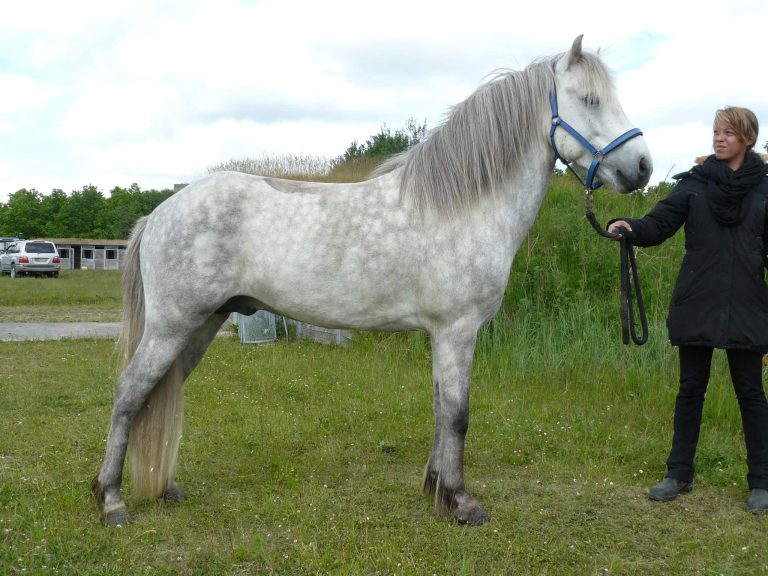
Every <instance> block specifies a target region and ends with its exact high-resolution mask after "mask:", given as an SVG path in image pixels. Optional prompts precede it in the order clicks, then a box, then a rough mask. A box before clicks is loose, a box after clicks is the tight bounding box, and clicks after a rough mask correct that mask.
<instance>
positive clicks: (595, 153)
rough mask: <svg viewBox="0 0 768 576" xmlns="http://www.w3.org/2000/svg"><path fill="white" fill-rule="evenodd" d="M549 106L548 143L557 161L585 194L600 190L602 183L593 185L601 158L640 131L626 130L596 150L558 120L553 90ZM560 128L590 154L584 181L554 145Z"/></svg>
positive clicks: (572, 128) (560, 119) (574, 130)
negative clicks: (550, 111)
mask: <svg viewBox="0 0 768 576" xmlns="http://www.w3.org/2000/svg"><path fill="white" fill-rule="evenodd" d="M549 105H550V107H551V108H552V126H551V127H550V129H549V141H550V143H551V144H552V150H553V151H554V152H555V156H557V159H558V160H560V162H562V163H563V164H565V167H566V168H568V170H570V171H571V172H573V173H574V174H575V175H576V178H578V179H579V182H581V183H582V184H583V185H584V191H585V192H588V193H589V192H592V190H597V189H598V188H600V186H602V185H603V183H602V182H597V184H595V175H596V174H597V169H598V168H599V167H600V162H601V161H602V159H603V158H605V157H606V156H607V155H608V153H609V152H612V151H613V150H616V148H618V147H619V146H621V145H622V144H625V143H626V142H629V141H630V140H631V139H632V138H634V137H635V136H641V135H642V133H643V132H642V131H641V130H640V129H639V128H632V129H631V130H627V131H626V132H624V134H622V135H621V136H619V137H618V138H616V139H615V140H614V141H613V142H611V143H610V144H608V145H607V146H605V147H604V148H603V149H602V150H598V149H597V148H595V147H594V146H592V144H590V142H589V140H587V139H586V138H584V136H582V135H581V134H579V132H578V131H577V130H576V129H575V128H574V127H573V126H571V125H570V124H568V122H566V121H565V120H563V119H562V118H560V116H559V115H558V113H557V94H556V93H555V91H554V90H552V91H551V92H550V93H549ZM558 126H559V127H561V128H562V129H563V130H565V131H566V132H568V134H570V135H571V136H573V137H574V138H576V140H577V141H578V142H579V143H580V144H581V145H582V146H584V148H586V149H587V150H588V151H589V153H590V154H592V163H591V164H590V165H589V170H588V171H587V179H586V181H585V180H584V179H582V177H581V176H579V174H578V172H576V171H575V170H574V169H573V168H572V167H571V163H570V162H568V161H567V160H566V159H565V158H563V157H562V155H561V154H560V151H559V150H558V149H557V144H555V131H556V130H557V127H558Z"/></svg>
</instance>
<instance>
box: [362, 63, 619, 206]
mask: <svg viewBox="0 0 768 576" xmlns="http://www.w3.org/2000/svg"><path fill="white" fill-rule="evenodd" d="M566 55H567V53H566ZM563 56H564V54H559V55H557V56H553V57H550V58H545V59H539V60H537V61H534V62H533V63H531V64H530V65H529V66H528V67H526V68H525V69H524V70H522V71H514V70H513V71H505V72H498V73H496V74H494V75H493V76H492V78H491V79H490V80H489V81H488V82H486V83H485V84H483V85H481V86H480V88H478V89H477V90H476V91H475V92H474V93H473V94H471V95H470V96H469V97H468V98H467V99H466V100H464V101H463V102H461V103H459V104H457V105H456V106H454V107H453V108H452V109H451V110H450V112H449V114H448V116H447V118H446V119H445V120H444V121H443V123H442V124H441V125H439V126H437V127H436V128H434V129H433V130H432V131H431V132H430V134H429V136H428V137H427V138H426V139H425V140H423V141H422V142H420V143H419V144H417V145H416V146H414V147H413V148H411V149H410V150H408V151H406V152H403V153H401V154H398V155H396V156H393V157H392V158H390V159H389V160H387V161H386V162H384V163H383V164H382V165H381V166H380V167H379V168H378V169H377V170H376V171H375V172H374V173H373V175H372V177H377V176H381V175H383V174H387V173H390V172H393V171H396V170H402V172H401V175H400V177H401V182H400V198H401V201H404V202H406V203H410V204H412V205H413V206H414V207H415V208H416V209H417V210H419V211H425V210H429V211H433V212H436V213H438V214H441V215H443V216H450V215H453V214H456V213H459V212H463V211H465V210H467V209H469V208H471V207H472V206H474V205H475V204H476V203H477V202H478V201H479V200H480V198H482V197H483V196H485V195H488V194H493V193H494V192H495V191H496V190H498V188H499V186H500V184H502V182H503V181H504V180H505V179H506V178H507V177H508V176H509V175H510V174H512V173H514V172H515V171H516V170H517V169H518V168H519V167H520V164H521V163H522V161H523V157H524V156H523V152H524V151H525V149H526V148H527V147H529V146H530V145H531V143H533V142H538V141H541V139H542V137H543V136H545V135H544V134H542V130H541V127H542V124H541V120H542V117H543V116H544V114H545V113H548V107H549V92H550V90H552V89H553V88H554V85H555V73H554V66H555V64H556V62H557V61H558V60H559V59H560V58H561V57H563ZM572 65H577V66H579V67H581V69H582V70H581V71H582V76H583V78H584V83H585V88H586V90H588V91H589V92H590V93H592V94H594V95H595V96H597V97H598V98H600V99H601V100H604V99H605V98H606V97H607V96H608V95H609V94H610V93H612V91H613V82H612V79H611V75H610V73H609V72H608V70H607V69H606V67H605V65H604V64H603V63H602V61H601V60H600V58H598V57H597V55H595V54H590V53H582V54H581V57H580V58H579V60H578V62H576V63H574V64H572Z"/></svg>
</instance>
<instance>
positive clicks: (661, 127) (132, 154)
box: [0, 0, 768, 202]
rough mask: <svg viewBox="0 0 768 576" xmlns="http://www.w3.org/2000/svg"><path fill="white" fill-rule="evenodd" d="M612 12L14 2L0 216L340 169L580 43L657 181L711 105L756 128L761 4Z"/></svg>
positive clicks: (657, 2)
mask: <svg viewBox="0 0 768 576" xmlns="http://www.w3.org/2000/svg"><path fill="white" fill-rule="evenodd" d="M714 10H716V11H714ZM619 12H620V11H619V10H618V9H617V8H615V7H613V8H612V9H611V10H585V9H583V7H580V6H577V5H575V4H573V3H570V2H563V1H557V0H556V1H553V2H548V3H527V4H526V5H525V6H520V5H519V3H514V2H503V3H502V2H498V1H495V0H473V2H471V3H470V4H467V3H466V2H461V3H460V2H451V1H443V2H413V1H412V0H391V1H390V2H387V3H386V4H384V5H381V6H380V7H379V8H378V9H377V10H376V11H375V12H373V11H371V9H370V7H369V6H368V5H366V4H364V3H360V2H357V1H354V2H353V1H351V0H326V1H324V2H312V1H309V0H306V1H301V0H262V1H246V0H242V1H237V0H217V1H215V2H214V1H213V0H191V1H187V0H171V1H168V2H163V3H156V2H147V1H144V0H124V1H117V2H103V1H100V0H73V1H71V2H66V3H61V2H53V1H44V0H31V1H27V2H23V3H19V4H18V6H17V7H16V8H15V9H14V10H13V11H11V12H8V13H6V14H4V17H3V19H2V20H0V54H3V57H2V58H0V86H2V88H3V89H2V90H0V136H2V137H1V138H0V159H2V161H1V162H0V202H2V201H4V200H5V199H6V198H7V195H8V194H9V193H12V192H14V191H15V190H17V189H19V188H22V187H26V188H33V187H34V188H36V189H38V190H40V191H41V192H44V193H48V192H50V190H51V189H52V188H62V189H64V190H65V191H69V190H77V189H81V188H82V186H83V185H86V184H89V183H92V184H95V185H96V186H98V187H99V188H101V189H102V190H104V191H108V190H109V189H111V188H113V187H114V186H126V185H129V184H130V183H133V182H136V183H138V184H139V185H140V186H141V187H142V188H165V187H171V186H172V185H173V184H174V183H175V182H179V181H183V180H188V179H189V178H191V177H194V176H199V175H201V174H203V173H204V172H205V170H206V167H207V166H209V165H212V164H215V163H218V162H222V161H225V160H228V159H231V158H242V157H246V156H254V155H258V154H261V153H274V154H282V153H293V154H317V155H325V156H335V155H338V154H341V153H342V152H343V151H344V149H345V148H346V146H347V145H348V144H349V143H350V142H351V141H352V140H353V139H358V140H365V139H366V138H367V137H368V136H370V135H371V134H373V133H375V132H376V131H377V130H378V129H379V127H380V126H381V124H382V123H387V125H389V126H390V127H399V126H402V125H403V124H404V123H405V122H406V121H407V119H408V118H410V117H414V118H416V119H417V120H418V121H422V120H426V121H427V122H428V124H429V126H434V125H436V124H437V123H438V122H440V121H441V120H442V119H443V116H444V114H445V113H446V111H447V110H448V108H449V107H450V106H451V105H452V104H455V103H457V102H458V101H460V100H461V99H463V98H464V97H466V96H467V95H468V94H469V93H471V92H472V91H473V90H474V89H475V88H476V87H477V86H478V84H479V83H480V82H481V81H482V79H483V77H484V76H485V75H487V74H489V73H490V72H492V71H493V70H495V69H497V68H516V69H519V68H523V67H524V66H526V65H527V64H528V63H529V62H531V61H532V60H533V59H535V58H536V57H539V56H546V55H551V54H555V53H558V52H562V51H564V50H566V49H567V48H568V47H569V46H570V43H571V41H572V40H573V38H574V37H575V36H576V35H577V34H579V33H584V34H585V40H584V43H585V47H587V48H588V49H597V48H600V51H601V54H602V55H603V58H604V59H605V61H606V63H607V64H608V65H609V67H611V68H612V69H613V70H614V71H615V73H616V75H617V86H618V89H619V94H620V97H621V100H622V103H623V105H624V108H625V110H626V112H627V115H628V117H629V118H630V120H631V121H632V122H633V123H635V125H637V126H639V127H640V128H642V129H643V130H644V132H645V135H646V138H647V140H648V142H649V145H650V147H651V151H652V153H653V155H654V164H655V167H656V170H655V173H654V177H653V181H658V180H660V179H662V178H664V177H665V176H666V175H667V173H668V172H669V171H670V170H672V173H674V172H677V171H682V170H685V169H686V168H688V166H689V164H690V161H691V159H692V158H693V157H694V156H696V155H700V154H703V153H706V152H708V151H709V149H710V144H709V139H710V136H709V134H710V123H711V118H712V115H713V113H714V110H715V109H716V108H719V107H722V106H723V105H726V104H736V105H745V106H748V107H751V108H752V109H753V110H754V111H755V112H756V113H757V115H758V118H761V119H762V120H763V121H764V122H768V104H766V99H765V97H764V86H763V75H762V72H761V70H762V68H761V56H760V54H761V53H762V51H763V46H762V40H761V38H762V30H763V29H764V28H765V26H766V25H767V24H768V6H766V4H765V3H764V2H763V1H762V0H759V1H758V0H735V1H732V2H730V3H728V5H725V4H720V5H718V6H717V8H716V9H713V8H711V7H706V6H702V5H701V3H700V2H693V1H682V2H674V3H673V2H666V1H665V2H662V1H661V0H648V1H646V2H643V3H641V4H637V3H632V4H629V3H628V4H627V5H626V6H624V7H623V9H622V10H621V13H622V15H619ZM763 134H765V131H763ZM765 139H766V138H765V136H764V135H763V136H761V137H760V138H759V139H758V142H759V143H760V145H762V144H763V143H764V142H765Z"/></svg>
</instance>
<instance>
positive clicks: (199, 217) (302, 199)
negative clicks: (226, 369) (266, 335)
mask: <svg viewBox="0 0 768 576" xmlns="http://www.w3.org/2000/svg"><path fill="white" fill-rule="evenodd" d="M550 95H552V96H553V97H556V102H557V105H558V106H559V116H557V113H556V112H554V111H553V110H554V109H555V106H556V105H555V104H554V103H553V104H552V108H550ZM553 101H554V98H553ZM553 117H554V118H553ZM558 118H568V119H569V120H570V124H568V125H567V127H568V130H562V129H559V128H560V127H562V125H563V123H558ZM629 129H630V125H629V123H628V121H627V118H626V116H625V115H624V112H623V110H622V107H621V105H620V104H619V102H618V100H617V99H616V95H615V91H614V88H613V83H612V80H611V77H610V74H609V73H608V71H607V69H606V68H605V66H604V65H603V63H602V62H601V61H600V59H599V58H598V56H597V55H595V54H593V53H587V52H582V47H581V36H580V37H578V38H577V39H576V40H575V41H574V43H573V45H572V47H571V49H570V50H569V51H568V52H565V53H563V54H559V55H557V56H554V57H550V58H544V59H540V60H537V61H535V62H533V63H532V64H531V65H529V66H528V67H527V68H526V69H525V70H523V71H511V72H505V73H500V74H498V75H497V76H496V77H495V78H494V79H492V80H491V81H489V82H487V83H485V84H484V85H482V86H481V87H480V88H478V90H477V91H476V92H474V93H473V94H472V95H470V96H469V97H468V98H467V99H466V100H464V101H463V102H461V103H460V104H458V105H456V106H455V107H454V108H453V110H452V111H451V113H450V114H449V115H448V117H447V118H446V120H445V122H444V123H443V124H442V125H441V126H439V127H437V128H436V129H434V130H433V131H432V133H431V134H430V136H429V137H428V138H427V139H426V140H424V141H423V142H421V143H420V144H418V145H417V146H415V147H414V148H412V149H411V150H409V151H407V152H405V153H404V154H402V155H400V156H397V157H395V158H393V159H392V160H390V161H389V162H387V163H386V164H385V165H384V166H383V167H382V169H380V170H379V171H378V172H377V173H376V174H375V175H374V177H372V178H371V179H369V180H366V181H364V182H360V183H354V184H327V183H305V182H293V181H286V180H279V179H275V178H263V177H257V176H250V175H245V174H239V173H232V172H228V173H217V174H213V175H211V176H208V177H205V178H203V179H201V180H199V181H197V182H194V183H192V184H190V185H189V186H187V187H186V188H184V189H183V190H182V191H180V192H178V193H177V194H175V195H174V196H172V197H170V198H169V199H168V200H166V201H165V202H164V203H163V204H161V205H160V206H158V207H157V208H156V209H155V211H154V212H153V213H152V214H150V215H149V216H148V217H146V218H144V219H142V220H140V221H139V222H138V223H137V225H136V227H135V229H134V231H133V235H132V238H131V242H130V245H129V247H128V252H127V261H126V268H125V271H124V274H125V278H124V330H123V337H122V338H123V342H124V346H125V355H124V356H125V366H124V368H123V371H122V374H121V375H120V377H119V379H118V383H117V389H116V394H115V402H114V409H113V412H112V421H111V428H110V432H109V437H108V440H107V446H106V455H105V458H104V463H103V465H102V468H101V471H100V472H99V475H98V476H97V477H96V478H95V479H94V482H93V491H94V494H95V496H96V500H97V503H98V506H99V509H100V512H101V517H102V519H103V521H104V522H105V523H106V524H107V525H119V524H122V523H123V522H125V521H126V520H127V509H126V506H125V503H124V502H123V498H122V495H121V482H122V472H123V463H124V460H125V457H126V451H127V449H128V445H129V439H130V445H131V458H130V461H131V464H132V466H131V467H132V469H133V472H134V476H133V478H134V483H133V487H134V490H135V493H136V495H137V496H144V497H164V498H166V499H170V500H183V499H184V493H183V492H182V491H181V490H180V489H179V487H178V486H177V485H176V483H175V482H174V474H175V466H176V457H177V452H178V446H179V439H180V437H181V420H182V384H183V382H184V380H185V379H186V378H187V377H188V376H189V374H190V372H192V370H193V369H194V368H195V366H196V365H197V364H198V362H199V361H200V360H201V358H202V357H203V355H204V353H205V350H206V348H207V347H208V345H209V344H210V342H211V340H212V339H213V337H214V336H215V334H216V333H217V332H218V330H219V328H220V326H221V325H222V323H223V322H224V321H225V319H226V318H227V316H228V315H229V314H230V312H233V311H237V312H240V313H241V314H251V313H253V312H255V311H257V310H271V311H273V312H276V313H279V314H282V315H285V316H288V317H290V318H295V319H298V320H302V321H305V322H309V323H312V324H316V325H321V326H327V327H346V328H352V329H356V330H421V331H424V332H427V333H428V334H429V335H430V337H431V343H432V374H433V375H432V378H433V388H434V415H435V436H434V444H433V446H432V451H431V454H430V456H429V460H428V462H427V465H426V470H425V473H424V482H423V489H424V492H425V493H427V494H428V495H430V496H434V501H435V509H436V512H437V513H438V514H439V515H444V516H449V515H451V514H452V515H453V516H454V517H455V518H456V519H457V520H458V521H459V522H462V523H467V524H473V525H480V524H483V523H485V522H487V521H488V520H489V519H490V517H489V515H488V514H487V513H486V512H485V510H483V508H482V507H481V505H480V503H479V502H478V500H477V499H476V498H474V497H473V496H471V495H470V494H469V493H468V492H467V490H466V487H465V483H464V471H463V466H464V438H465V435H466V432H467V427H468V423H469V379H470V372H471V367H472V358H473V354H474V349H475V341H476V338H477V331H478V329H479V328H480V326H481V325H482V324H483V323H484V322H486V321H487V320H488V319H489V318H491V316H493V314H494V313H495V312H496V311H497V310H498V308H499V306H500V304H501V301H502V297H503V295H504V290H505V288H506V286H507V280H508V277H509V272H510V267H511V265H512V259H513V258H514V255H515V253H516V252H517V250H518V248H519V246H520V243H521V242H522V240H523V238H524V237H525V235H526V234H527V232H528V230H529V229H530V227H531V225H532V223H533V220H534V218H535V216H536V213H537V212H538V210H539V207H540V205H541V202H542V199H543V197H544V194H545V191H546V189H547V184H548V181H549V178H550V175H551V174H552V172H553V168H554V164H555V158H556V156H557V157H560V158H562V159H564V160H565V161H567V162H572V163H574V164H575V165H577V166H579V167H580V168H581V169H584V170H586V169H587V168H588V167H589V166H590V164H592V165H593V166H592V168H593V169H592V171H593V172H596V174H597V176H598V177H599V178H600V179H601V180H602V181H604V182H606V183H608V184H610V185H612V186H613V187H614V188H615V189H616V190H618V191H619V192H629V191H631V190H634V189H637V188H642V187H643V186H645V185H646V184H647V183H648V180H649V178H650V174H651V170H652V164H651V157H650V154H649V151H648V148H647V146H646V144H645V142H644V140H643V138H642V137H637V138H635V137H634V136H636V135H638V134H639V131H637V130H636V129H635V131H634V132H633V133H632V137H631V138H627V139H626V140H627V141H623V142H621V143H620V144H621V145H620V146H619V145H614V146H612V148H614V149H612V150H611V154H610V155H608V156H605V157H602V155H600V156H599V157H597V156H595V158H593V155H592V154H591V153H590V152H589V151H588V150H587V149H586V148H585V147H584V145H583V142H580V138H581V140H585V141H591V142H601V143H605V142H610V141H611V140H613V139H614V137H615V136H616V135H617V134H621V133H628V132H627V131H628V130H629ZM550 130H551V131H552V134H550ZM575 132H578V133H580V136H579V137H576V136H574V133H575ZM630 132H632V131H631V130H630ZM550 140H551V142H550ZM614 142H616V140H614ZM552 146H554V149H553V147H552ZM595 159H596V161H597V162H598V163H599V166H597V165H596V164H595ZM187 253H191V254H194V255H195V257H194V258H188V257H185V256H184V255H183V254H187ZM264 440H265V441H269V440H268V439H264ZM256 465H258V463H256Z"/></svg>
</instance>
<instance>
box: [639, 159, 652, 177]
mask: <svg viewBox="0 0 768 576" xmlns="http://www.w3.org/2000/svg"><path fill="white" fill-rule="evenodd" d="M650 171H651V165H650V163H649V162H648V160H647V159H646V158H645V156H643V157H641V158H640V175H641V176H646V175H648V173H649V172H650Z"/></svg>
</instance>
